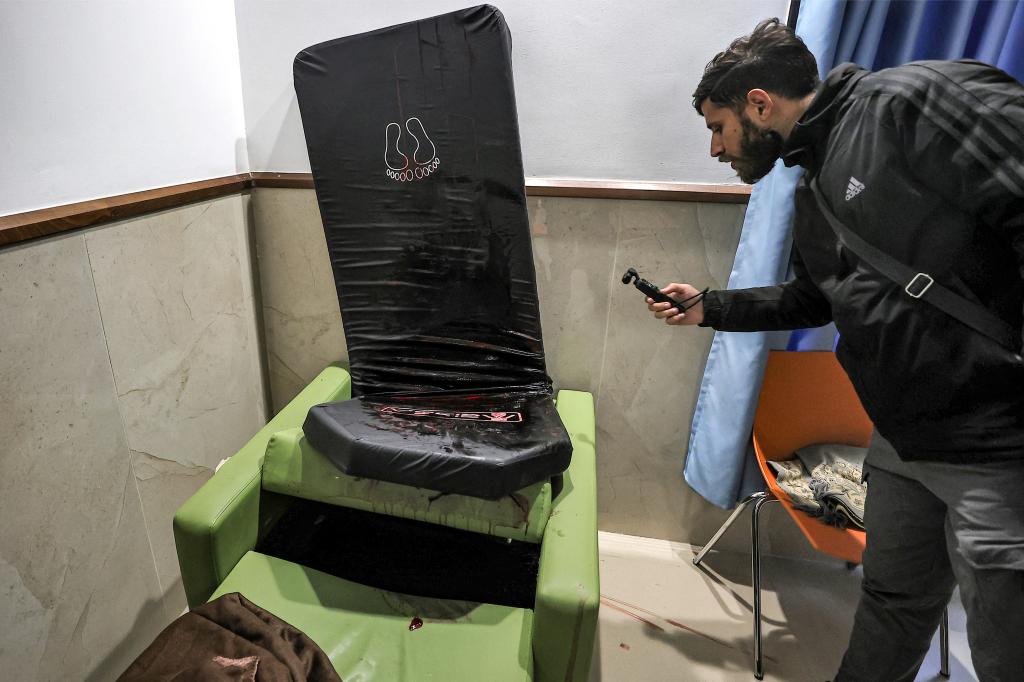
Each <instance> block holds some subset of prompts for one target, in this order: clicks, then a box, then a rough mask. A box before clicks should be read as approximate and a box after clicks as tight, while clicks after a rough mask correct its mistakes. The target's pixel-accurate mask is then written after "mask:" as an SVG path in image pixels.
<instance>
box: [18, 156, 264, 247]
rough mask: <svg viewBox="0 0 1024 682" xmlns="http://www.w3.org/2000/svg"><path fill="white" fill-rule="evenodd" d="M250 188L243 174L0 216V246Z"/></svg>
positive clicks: (246, 175)
mask: <svg viewBox="0 0 1024 682" xmlns="http://www.w3.org/2000/svg"><path fill="white" fill-rule="evenodd" d="M251 184H252V180H251V178H250V177H249V174H248V173H242V174H240V175H228V176H226V177H223V178H213V179H210V180H200V181H198V182H189V183H185V184H183V185H171V186H170V187H161V188H159V189H148V190H144V191H142V192H132V193H130V194H119V195H117V196H113V197H103V198H101V199H92V200H90V201H80V202H77V203H74V204H64V205H63V206H54V207H52V208H41V209H39V210H37V211H26V212H25V213H15V214H13V215H6V216H0V246H5V245H8V244H14V243H17V242H23V241H27V240H29V239H35V238H36V237H45V236H47V235H51V234H57V233H59V232H67V231H68V230H77V229H79V228H83V227H90V226H92V225H99V224H101V223H106V222H110V221H112V220H124V219H125V218H133V217H136V216H140V215H144V214H146V213H153V212H155V211H161V210H164V209H168V208H175V207H178V206H182V205H184V204H190V203H193V202H196V201H208V200H210V199H216V198H218V197H223V196H227V195H229V194H237V193H238V192H241V191H242V190H244V189H246V188H247V187H250V186H251Z"/></svg>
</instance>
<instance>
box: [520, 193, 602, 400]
mask: <svg viewBox="0 0 1024 682" xmlns="http://www.w3.org/2000/svg"><path fill="white" fill-rule="evenodd" d="M608 208H609V207H608V202H607V201H604V200H601V199H564V198H559V197H530V198H529V212H530V225H531V231H532V233H533V259H534V263H535V267H536V271H537V293H538V296H539V297H540V312H541V328H542V329H543V332H544V353H545V358H546V360H547V368H548V374H549V375H551V378H552V380H553V381H554V385H555V389H556V390H557V389H559V388H569V389H573V390H577V391H589V392H591V393H593V392H595V391H597V388H598V386H599V385H600V379H601V350H602V348H603V347H604V337H605V332H606V330H607V323H608V315H607V310H608V297H609V293H610V292H612V290H613V287H614V281H615V278H614V277H613V274H614V273H613V272H612V263H613V259H614V256H615V236H616V231H617V230H618V224H617V221H618V214H617V213H616V212H615V211H609V210H608Z"/></svg>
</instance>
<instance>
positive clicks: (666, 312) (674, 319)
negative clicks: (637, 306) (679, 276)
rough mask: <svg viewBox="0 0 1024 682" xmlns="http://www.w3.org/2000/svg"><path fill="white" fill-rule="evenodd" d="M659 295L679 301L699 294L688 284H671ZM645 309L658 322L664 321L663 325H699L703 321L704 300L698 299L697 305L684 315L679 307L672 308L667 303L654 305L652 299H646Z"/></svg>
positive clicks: (698, 291)
mask: <svg viewBox="0 0 1024 682" xmlns="http://www.w3.org/2000/svg"><path fill="white" fill-rule="evenodd" d="M661 293H663V294H668V295H669V297H670V298H672V299H674V300H676V301H681V300H683V299H686V298H690V297H691V296H696V295H697V294H699V293H700V289H695V288H694V287H692V286H690V285H689V284H676V283H675V282H673V283H672V284H669V285H668V286H667V287H665V288H664V289H662V290H661ZM647 309H648V310H650V311H651V312H652V313H654V316H655V317H656V318H658V319H659V320H665V324H671V325H690V324H700V323H701V322H702V321H703V320H704V299H698V301H697V305H695V306H693V307H692V308H690V309H689V310H687V311H686V312H685V313H684V312H683V311H682V310H680V308H679V307H672V306H671V304H668V303H655V302H654V299H653V298H650V297H648V299H647Z"/></svg>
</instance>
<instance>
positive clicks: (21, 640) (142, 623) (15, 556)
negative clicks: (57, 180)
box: [0, 235, 164, 680]
mask: <svg viewBox="0 0 1024 682" xmlns="http://www.w3.org/2000/svg"><path fill="white" fill-rule="evenodd" d="M0 310H2V311H3V314H4V324H2V325H0V386H4V388H5V404H4V409H3V410H0V434H2V442H3V447H2V448H0V470H2V471H3V476H2V477H0V517H2V518H3V519H4V523H2V524H0V614H3V615H0V670H3V671H4V673H3V675H4V676H7V675H8V674H10V675H11V677H9V678H7V679H18V680H33V679H40V680H65V679H112V678H113V677H114V676H116V674H117V673H118V672H120V669H122V668H123V667H124V666H126V665H127V664H128V663H129V662H130V661H131V659H132V658H134V656H136V655H137V654H138V653H139V651H141V649H142V647H144V646H145V644H147V643H148V642H149V641H150V640H151V639H152V637H153V636H154V635H155V634H156V632H157V631H158V630H159V628H160V627H162V626H163V624H164V622H163V621H164V611H163V609H162V607H161V593H160V587H159V582H158V580H157V576H156V571H155V567H154V563H153V557H152V552H151V550H150V546H149V542H148V539H147V537H146V528H145V525H144V522H143V516H142V511H141V505H140V501H139V494H138V489H137V487H136V485H135V480H134V478H133V477H131V475H130V468H129V452H128V444H127V442H126V440H125V437H124V431H123V429H122V422H121V417H120V414H119V412H118V402H117V394H116V391H115V388H114V381H113V376H112V372H111V368H110V361H109V358H108V355H107V351H106V348H105V345H104V340H103V333H102V326H101V321H100V313H99V309H98V306H97V302H96V296H95V292H94V288H93V279H92V273H91V271H90V268H89V262H88V256H87V252H86V248H85V241H84V238H83V237H82V236H80V235H76V236H70V237H63V238H57V239H52V240H46V241H43V242H37V243H33V244H30V245H26V246H23V247H15V248H11V249H7V250H4V251H2V252H0Z"/></svg>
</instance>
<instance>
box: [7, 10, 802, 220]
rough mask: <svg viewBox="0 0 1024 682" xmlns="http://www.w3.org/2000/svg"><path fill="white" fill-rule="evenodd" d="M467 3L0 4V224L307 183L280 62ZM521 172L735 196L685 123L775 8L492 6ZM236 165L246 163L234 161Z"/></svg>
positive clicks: (701, 137) (286, 64)
mask: <svg viewBox="0 0 1024 682" xmlns="http://www.w3.org/2000/svg"><path fill="white" fill-rule="evenodd" d="M469 4H470V0H388V1H387V2H367V1H366V0H291V1H289V2H280V1H277V0H234V2H232V0H173V1H172V0H134V1H132V2H128V1H123V0H122V1H117V0H90V1H89V2H83V1H81V0H0V215H7V214H10V213H19V212H22V211H29V210H33V209H36V208H44V207H47V206H56V205H61V204H66V203H72V202H76V201H84V200H87V199H93V198H97V197H105V196H111V195H116V194H124V193H127V192H134V191H139V190H143V189H150V188H154V187H163V186H167V185H173V184H178V183H184V182H192V181H195V180H200V179H205V178H212V177H220V176H224V175H231V174H233V173H238V172H245V171H248V170H254V171H284V172H289V171H291V172H308V171H309V160H308V158H307V156H306V148H305V142H304V139H303V136H302V126H301V123H300V121H299V116H298V109H297V107H296V104H295V92H294V90H293V87H292V79H291V64H292V59H293V57H294V56H295V54H296V53H297V52H298V51H299V50H301V49H302V48H305V47H307V46H309V45H312V44H314V43H317V42H321V41H324V40H329V39H331V38H336V37H339V36H343V35H351V34H354V33H360V32H363V31H367V30H372V29H375V28H380V27H383V26H388V25H391V24H395V23H399V22H403V21H410V20H413V19H419V18H423V17H427V16H432V15H434V14H439V13H443V12H447V11H451V10H454V9H458V8H460V7H465V6H468V5H469ZM499 6H500V7H501V9H502V11H503V12H504V13H505V16H506V19H507V20H508V23H509V25H510V27H511V29H512V37H513V53H514V54H513V57H514V63H515V76H516V90H517V97H518V109H519V121H520V127H521V131H522V139H523V154H524V160H525V165H526V173H527V175H529V176H534V177H566V178H609V179H628V180H676V181H687V182H736V178H735V176H733V175H732V174H731V171H729V169H728V168H726V167H723V166H720V165H719V164H717V163H716V162H714V161H713V160H711V159H710V158H709V157H708V155H707V148H708V136H707V133H706V131H705V129H704V126H703V123H702V121H701V120H700V119H699V118H698V117H697V116H696V115H695V114H694V113H693V112H692V110H691V108H690V93H691V92H692V90H693V87H694V86H695V85H696V83H697V80H698V79H699V76H700V73H701V71H702V70H703V67H704V64H705V63H706V62H707V61H708V59H710V58H711V56H713V55H714V54H715V53H716V52H717V51H719V50H721V49H722V48H723V47H725V45H726V44H727V43H728V42H729V41H730V40H731V39H732V38H734V37H735V36H737V35H739V34H741V33H745V32H747V31H749V29H750V28H752V27H753V25H754V23H755V22H756V21H757V20H758V19H760V18H763V17H765V16H773V15H776V16H783V15H784V14H785V11H786V6H787V0H714V1H713V2H712V1H711V0H634V1H633V2H623V1H622V0H505V2H504V3H503V4H501V5H499ZM250 159H251V163H250Z"/></svg>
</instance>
